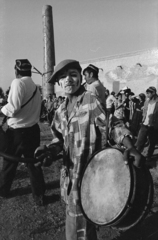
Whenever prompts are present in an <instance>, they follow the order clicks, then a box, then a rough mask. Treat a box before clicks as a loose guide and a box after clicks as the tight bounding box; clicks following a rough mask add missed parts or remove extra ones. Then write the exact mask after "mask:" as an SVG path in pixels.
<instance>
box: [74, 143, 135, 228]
mask: <svg viewBox="0 0 158 240" xmlns="http://www.w3.org/2000/svg"><path fill="white" fill-rule="evenodd" d="M107 149H115V150H118V151H119V152H121V153H122V154H123V150H121V149H119V148H116V147H115V148H110V147H108V148H106V147H105V148H103V149H101V150H98V151H96V152H95V153H94V154H93V155H92V156H91V157H90V158H89V160H88V162H87V163H86V165H85V167H84V170H83V172H82V178H81V180H80V182H79V202H80V206H81V210H82V213H83V215H84V217H85V218H86V219H87V220H88V221H89V222H91V223H92V224H95V225H97V226H110V225H111V224H112V223H114V222H115V221H116V219H118V218H119V216H120V215H122V214H123V212H125V210H126V208H127V204H128V202H129V197H130V196H131V191H132V190H131V185H132V181H131V179H130V189H129V192H128V197H127V201H126V203H125V206H124V207H123V208H122V209H121V211H120V212H119V213H118V214H117V216H116V218H115V219H113V220H111V221H110V222H109V223H102V224H99V223H95V222H93V221H92V220H91V219H89V218H88V216H87V215H86V213H85V211H84V209H83V205H82V201H81V186H82V181H83V176H84V173H85V171H86V169H87V167H88V165H89V163H90V162H91V159H92V158H93V157H94V156H95V155H97V154H98V153H99V152H102V151H103V150H107ZM128 168H129V172H131V166H130V163H128Z"/></svg>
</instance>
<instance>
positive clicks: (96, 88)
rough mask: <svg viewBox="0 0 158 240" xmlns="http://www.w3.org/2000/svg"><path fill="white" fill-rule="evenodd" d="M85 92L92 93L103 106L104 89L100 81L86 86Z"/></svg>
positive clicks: (104, 100)
mask: <svg viewBox="0 0 158 240" xmlns="http://www.w3.org/2000/svg"><path fill="white" fill-rule="evenodd" d="M86 89H87V91H89V92H92V93H94V94H95V95H96V97H97V98H98V99H99V100H100V102H101V103H102V104H104V105H105V102H106V99H105V90H106V89H105V87H104V86H103V84H102V83H101V82H100V80H96V81H94V82H92V83H91V84H87V87H86Z"/></svg>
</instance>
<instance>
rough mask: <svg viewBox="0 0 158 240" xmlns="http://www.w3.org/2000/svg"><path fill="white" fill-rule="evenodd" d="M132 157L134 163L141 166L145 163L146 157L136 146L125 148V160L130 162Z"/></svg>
mask: <svg viewBox="0 0 158 240" xmlns="http://www.w3.org/2000/svg"><path fill="white" fill-rule="evenodd" d="M130 157H133V158H134V161H133V165H134V166H136V167H138V168H140V167H142V165H143V164H144V161H145V159H144V157H143V155H141V153H139V152H138V151H137V150H136V149H135V148H134V147H132V148H130V149H127V150H125V152H124V161H125V163H126V164H128V162H129V159H130Z"/></svg>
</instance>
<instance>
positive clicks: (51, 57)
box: [42, 5, 55, 96]
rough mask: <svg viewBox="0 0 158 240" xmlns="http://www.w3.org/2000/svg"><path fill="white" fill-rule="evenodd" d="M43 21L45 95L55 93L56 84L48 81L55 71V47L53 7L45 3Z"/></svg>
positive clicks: (43, 81) (43, 80) (43, 83)
mask: <svg viewBox="0 0 158 240" xmlns="http://www.w3.org/2000/svg"><path fill="white" fill-rule="evenodd" d="M42 23H43V79H42V88H43V96H47V95H48V94H52V93H54V84H53V83H48V79H49V78H50V76H51V75H52V73H53V72H54V66H55V47H54V30H53V17H52V7H51V6H50V5H45V6H44V7H43V10H42Z"/></svg>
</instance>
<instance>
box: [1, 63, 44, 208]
mask: <svg viewBox="0 0 158 240" xmlns="http://www.w3.org/2000/svg"><path fill="white" fill-rule="evenodd" d="M31 68H32V66H31V64H30V62H29V61H28V60H27V59H18V60H16V63H15V76H16V78H15V79H14V80H13V81H12V83H11V88H10V91H9V95H8V100H7V102H8V103H7V104H6V105H5V106H4V107H3V108H2V109H1V112H2V113H3V114H4V115H5V116H6V117H7V124H8V129H7V131H6V134H7V136H8V139H9V147H8V149H7V150H6V153H7V154H9V155H13V156H18V157H21V156H24V157H25V158H33V156H34V151H35V149H36V148H37V147H38V146H39V145H40V128H39V125H38V122H39V117H40V109H41V95H40V91H39V89H38V88H37V86H36V85H35V83H34V82H33V80H32V78H31V75H32V74H31ZM17 166H18V163H17V162H10V161H8V160H7V159H4V161H3V167H2V171H1V174H0V196H3V197H8V196H9V192H10V188H11V185H12V182H13V179H14V177H15V174H16V169H17ZM27 168H28V172H29V176H30V181H31V188H32V194H33V198H34V201H35V203H36V204H37V205H43V196H44V191H45V183H44V178H43V172H42V169H41V167H40V166H38V167H36V166H35V165H34V164H33V163H27Z"/></svg>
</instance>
